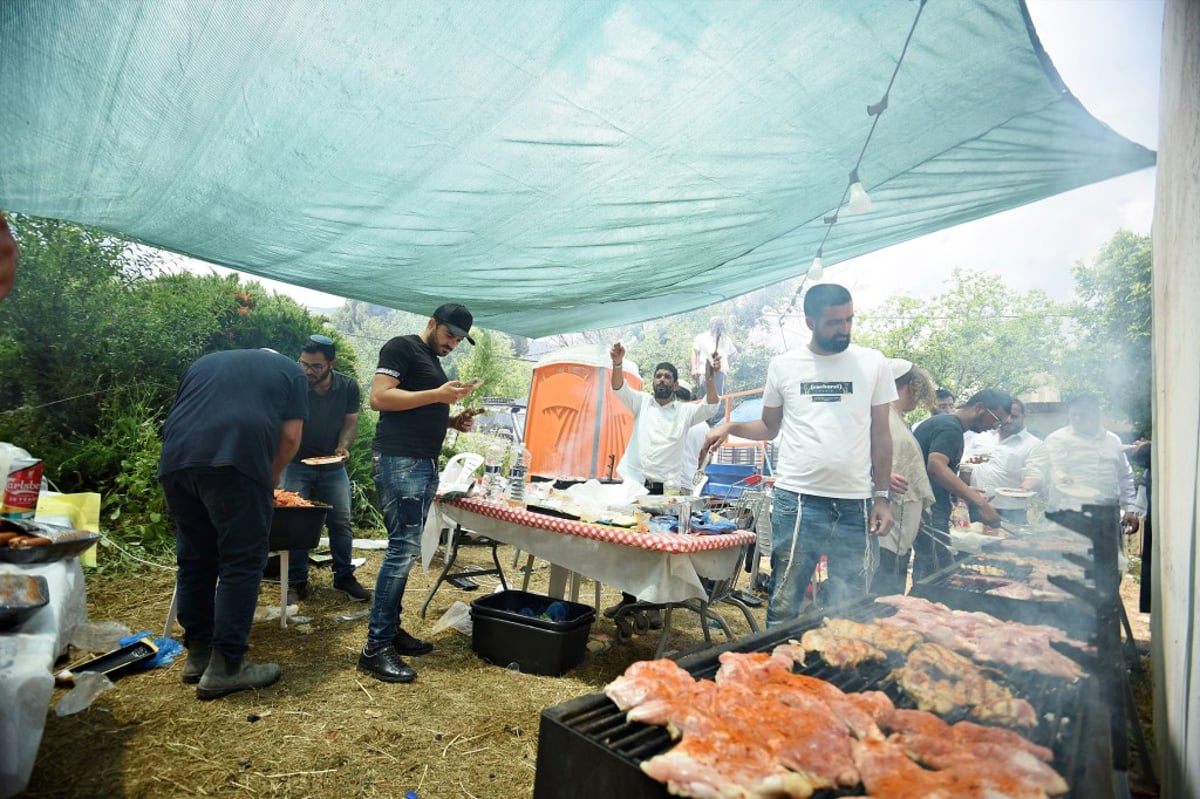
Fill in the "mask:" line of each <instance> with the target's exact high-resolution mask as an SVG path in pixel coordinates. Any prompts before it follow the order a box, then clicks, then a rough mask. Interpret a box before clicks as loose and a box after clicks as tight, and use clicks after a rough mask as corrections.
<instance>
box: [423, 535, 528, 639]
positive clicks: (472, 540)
mask: <svg viewBox="0 0 1200 799" xmlns="http://www.w3.org/2000/svg"><path fill="white" fill-rule="evenodd" d="M443 531H444V532H445V533H446V555H445V566H443V567H442V573H441V574H439V575H438V578H437V580H435V581H434V583H433V587H432V588H430V589H429V594H428V595H427V596H426V597H425V602H424V604H422V605H421V613H420V614H419V615H420V617H421V618H422V619H423V618H425V613H426V611H428V610H429V603H430V602H432V601H433V595H434V594H436V593H437V591H438V589H439V588H441V587H442V583H444V582H446V581H447V580H450V579H451V578H456V577H483V576H485V575H489V574H494V575H496V576H497V577H499V578H500V586H501V588H503V589H504V590H505V591H507V590H508V581H507V580H505V579H504V569H502V568H500V559H499V556H498V555H497V554H496V547H497V546H499V545H500V542H499V541H497V540H495V539H494V538H487V537H485V536H481V535H476V534H475V533H473V532H471V531H470V530H466V529H463V527H462V526H461V525H458V524H456V525H454V529H453V530H449V529H446V528H443ZM462 547H491V549H492V563H494V564H495V568H491V569H487V568H482V569H476V568H468V569H458V570H457V571H453V572H452V571H451V569H453V568H454V564H455V562H456V561H457V560H458V551H459V549H461V548H462Z"/></svg>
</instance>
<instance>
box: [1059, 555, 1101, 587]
mask: <svg viewBox="0 0 1200 799" xmlns="http://www.w3.org/2000/svg"><path fill="white" fill-rule="evenodd" d="M1062 557H1063V560H1065V561H1066V562H1067V563H1074V564H1075V565H1076V566H1079V567H1081V568H1082V569H1083V576H1084V577H1087V578H1088V579H1089V580H1090V579H1092V566H1093V565H1094V563H1093V561H1092V559H1091V558H1086V557H1084V556H1083V555H1079V554H1076V553H1074V552H1064V553H1063V556H1062Z"/></svg>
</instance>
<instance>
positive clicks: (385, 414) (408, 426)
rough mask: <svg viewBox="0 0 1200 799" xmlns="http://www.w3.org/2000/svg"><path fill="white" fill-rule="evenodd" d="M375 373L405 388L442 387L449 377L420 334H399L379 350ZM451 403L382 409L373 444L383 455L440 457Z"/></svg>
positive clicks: (416, 389) (425, 388) (417, 389)
mask: <svg viewBox="0 0 1200 799" xmlns="http://www.w3.org/2000/svg"><path fill="white" fill-rule="evenodd" d="M375 373H376V374H381V375H387V376H389V377H394V378H396V379H397V380H399V381H400V388H402V389H404V390H405V391H428V390H430V389H434V388H441V387H442V386H444V385H445V384H446V381H447V380H449V378H447V377H446V373H445V372H444V371H442V362H441V359H440V358H438V356H437V355H435V354H434V352H433V350H431V349H429V346H428V345H427V344H426V343H425V342H424V341H422V340H421V337H420V336H417V335H411V336H397V337H396V338H394V339H392V340H391V341H389V342H388V343H386V344H384V345H383V348H382V349H381V350H380V351H379V365H378V366H377V367H376V368H375ZM449 421H450V406H449V405H447V404H446V403H444V402H434V403H431V404H429V405H422V406H421V407H419V408H411V409H409V410H407V411H382V412H381V413H380V414H379V424H378V425H377V426H376V427H375V440H374V443H373V444H372V446H373V447H374V448H375V449H376V450H378V451H379V452H382V453H383V454H384V455H393V456H396V455H401V456H405V457H409V458H437V457H439V456H440V455H441V454H442V442H443V441H445V439H446V425H447V423H448V422H449Z"/></svg>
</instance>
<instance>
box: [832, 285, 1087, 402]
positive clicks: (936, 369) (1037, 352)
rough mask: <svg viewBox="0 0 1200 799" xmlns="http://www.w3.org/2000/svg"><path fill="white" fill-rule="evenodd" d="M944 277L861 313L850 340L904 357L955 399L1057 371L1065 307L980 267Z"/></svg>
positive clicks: (1030, 385) (1020, 389)
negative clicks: (927, 291) (923, 290)
mask: <svg viewBox="0 0 1200 799" xmlns="http://www.w3.org/2000/svg"><path fill="white" fill-rule="evenodd" d="M947 282H948V288H947V290H946V291H945V292H943V293H942V294H939V295H937V296H936V297H933V298H932V299H929V300H926V301H920V300H917V299H914V298H912V297H908V296H905V295H897V296H894V297H892V298H891V299H889V300H888V302H887V303H886V304H884V306H883V307H882V308H881V309H880V310H878V311H875V312H873V313H863V314H861V315H860V316H859V318H858V320H857V324H856V326H855V332H854V338H855V341H856V342H857V343H859V344H862V345H864V346H868V347H874V348H875V349H878V350H880V351H882V352H883V353H884V354H885V355H887V356H888V357H892V358H907V359H909V360H911V361H912V362H913V363H915V364H917V365H918V366H921V367H922V368H924V369H925V370H926V371H927V372H929V374H930V375H931V376H932V377H933V380H934V382H935V383H936V384H937V385H938V386H939V387H941V388H946V389H949V390H950V391H952V392H953V393H954V394H955V396H957V397H958V398H959V399H960V400H962V399H965V398H966V397H967V396H969V395H970V394H972V393H974V392H975V391H978V390H980V389H983V388H1000V389H1004V390H1006V391H1008V392H1009V393H1011V394H1014V395H1020V394H1024V393H1027V392H1029V391H1031V390H1033V389H1034V388H1037V387H1039V386H1041V385H1042V384H1044V383H1045V381H1046V379H1047V376H1048V375H1052V374H1054V373H1056V372H1057V370H1058V354H1059V349H1060V347H1061V342H1062V340H1063V336H1064V332H1065V329H1066V326H1067V325H1066V323H1067V311H1066V309H1064V308H1062V307H1061V306H1059V305H1057V304H1056V303H1054V302H1053V301H1052V300H1051V299H1050V298H1049V297H1048V296H1046V294H1044V293H1043V292H1040V291H1030V292H1027V293H1025V294H1021V293H1018V292H1015V291H1011V290H1009V289H1008V288H1007V287H1006V286H1005V285H1004V282H1003V281H1002V280H1001V279H1000V278H999V277H997V276H995V275H988V274H984V273H982V272H977V271H973V270H968V269H956V270H954V273H953V275H952V277H951V279H950V280H949V281H947Z"/></svg>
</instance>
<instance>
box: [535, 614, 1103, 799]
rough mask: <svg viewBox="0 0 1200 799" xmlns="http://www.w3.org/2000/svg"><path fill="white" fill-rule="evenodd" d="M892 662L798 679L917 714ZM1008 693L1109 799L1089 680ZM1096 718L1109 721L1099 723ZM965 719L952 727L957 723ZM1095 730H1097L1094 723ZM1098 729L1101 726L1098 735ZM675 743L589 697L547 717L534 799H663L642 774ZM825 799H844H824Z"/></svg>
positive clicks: (1014, 676)
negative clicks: (877, 698)
mask: <svg viewBox="0 0 1200 799" xmlns="http://www.w3.org/2000/svg"><path fill="white" fill-rule="evenodd" d="M891 612H892V611H891V609H890V608H887V607H885V606H883V605H878V604H875V603H874V602H873V601H870V600H866V601H863V602H859V603H856V604H854V605H850V606H847V607H844V608H841V609H840V610H839V611H838V612H837V613H836V615H838V616H840V617H843V618H850V619H855V620H858V621H868V620H870V619H872V618H877V617H879V616H882V615H886V614H888V613H891ZM820 623H821V619H820V617H818V616H814V617H807V618H801V619H799V620H797V621H796V622H794V623H793V624H791V625H784V626H782V627H776V628H772V629H770V630H765V631H763V632H761V633H759V634H757V635H753V636H750V637H748V638H744V639H742V640H741V641H737V642H734V643H732V644H729V645H726V646H724V647H721V648H719V649H709V650H705V651H703V652H700V653H697V654H695V655H692V656H690V657H686V658H684V659H682V660H680V662H679V664H680V666H681V667H683V668H684V669H686V670H687V671H688V672H689V673H690V674H691V675H692V676H693V677H695V678H697V679H711V678H712V677H713V675H714V674H716V671H717V668H718V666H719V665H720V664H719V661H718V656H719V655H720V654H721V653H722V652H725V651H732V652H755V651H770V650H771V649H772V648H773V647H775V646H776V645H778V644H781V643H785V642H787V640H788V639H790V638H798V637H799V636H800V635H801V634H803V632H804V631H805V630H807V629H809V628H811V627H816V626H819V625H820ZM897 665H899V663H898V662H896V661H895V659H894V656H893V661H890V662H889V663H887V664H881V663H875V664H868V665H864V666H859V667H856V668H854V669H835V668H831V667H829V666H826V665H825V664H824V662H823V661H821V660H819V659H818V658H816V657H815V656H813V655H810V656H809V659H808V661H807V662H806V663H805V664H804V666H803V667H799V666H797V669H796V670H797V671H799V672H800V673H804V674H808V675H810V676H813V677H818V678H821V679H824V680H826V681H827V682H830V683H832V684H833V685H836V686H837V687H839V688H841V689H842V690H843V691H846V692H847V693H851V692H856V691H867V690H882V691H884V692H885V693H887V694H888V696H889V697H891V699H892V701H893V702H895V704H896V706H897V707H905V708H912V707H915V704H914V703H913V701H912V700H911V699H909V698H908V697H907V695H905V694H904V693H903V692H902V691H900V689H899V688H898V687H897V686H896V685H895V684H894V682H892V681H891V680H889V679H888V677H889V674H890V672H891V669H892V667H894V666H897ZM1006 675H1007V686H1008V688H1009V689H1010V690H1011V691H1012V693H1013V694H1014V695H1016V696H1018V697H1021V698H1024V699H1026V700H1028V701H1029V702H1030V703H1031V704H1032V705H1033V706H1034V707H1035V708H1036V709H1037V710H1038V713H1039V717H1040V723H1039V726H1038V727H1037V729H1036V730H1034V731H1032V732H1030V733H1028V734H1027V736H1028V737H1029V738H1030V739H1031V740H1033V741H1034V742H1035V743H1038V744H1041V745H1043V746H1046V747H1049V748H1050V749H1051V750H1052V751H1053V752H1054V761H1053V765H1054V767H1055V768H1056V769H1057V770H1058V772H1059V773H1060V774H1062V775H1063V776H1064V777H1065V778H1066V780H1067V782H1068V784H1070V785H1071V793H1070V794H1069V795H1070V796H1072V797H1088V799H1092V798H1093V797H1104V796H1106V795H1107V796H1111V795H1112V787H1111V783H1112V772H1111V767H1105V764H1111V763H1112V756H1111V752H1106V751H1105V749H1104V747H1105V746H1106V745H1107V741H1108V735H1107V730H1106V727H1107V724H1108V716H1107V713H1106V712H1103V711H1106V709H1107V708H1106V706H1105V705H1104V704H1103V703H1102V702H1101V701H1100V700H1099V693H1098V692H1097V690H1096V686H1095V684H1094V682H1093V681H1092V680H1091V679H1083V680H1080V681H1079V682H1076V683H1066V682H1064V681H1063V680H1059V679H1053V678H1048V677H1044V676H1041V675H1036V674H1029V673H1023V672H1016V671H1013V670H1008V671H1007V672H1006ZM1097 709H1099V710H1100V711H1102V712H1099V713H1097V712H1096V711H1097ZM963 717H965V716H960V717H946V721H947V722H949V723H954V722H956V721H960V720H961V719H962V718H963ZM1097 720H1098V722H1097ZM1097 723H1098V724H1099V726H1098V727H1097ZM670 746H671V740H670V738H669V736H668V735H667V732H666V730H665V729H663V728H661V727H652V726H649V725H645V724H641V723H628V722H626V721H625V718H624V714H623V713H622V712H620V711H619V710H618V709H617V707H616V705H615V704H613V702H612V701H611V700H609V699H608V697H606V696H605V695H604V694H602V693H596V694H589V695H587V696H583V697H580V698H578V699H575V700H572V701H569V702H566V703H563V704H561V705H558V706H556V707H552V708H548V709H547V710H545V711H543V713H542V719H541V726H540V730H539V744H538V758H537V774H536V777H535V783H534V797H535V799H555V798H556V797H564V799H565V797H582V798H583V799H588V798H589V797H597V799H599V797H613V796H620V797H632V798H634V799H641V798H642V797H646V798H647V799H649V798H651V797H653V799H662V798H663V797H666V796H668V794H667V789H666V786H665V785H663V784H661V783H658V782H656V781H654V780H652V779H650V778H649V777H647V776H646V775H645V774H643V773H642V771H641V769H640V768H639V765H640V764H641V763H642V762H643V761H644V760H647V759H649V758H651V757H654V756H655V755H657V754H660V753H662V752H665V751H667V749H669V748H670ZM815 795H816V796H820V797H832V796H837V795H839V794H837V793H833V792H829V791H826V792H821V793H818V794H815Z"/></svg>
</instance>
